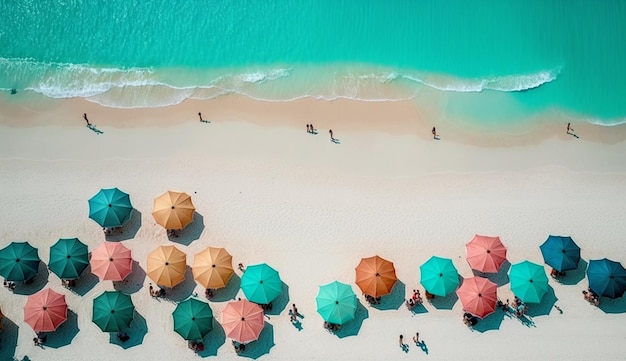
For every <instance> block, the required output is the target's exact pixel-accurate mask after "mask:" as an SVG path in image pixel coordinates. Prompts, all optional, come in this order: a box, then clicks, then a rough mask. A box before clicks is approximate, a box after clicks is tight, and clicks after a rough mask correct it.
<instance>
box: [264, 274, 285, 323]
mask: <svg viewBox="0 0 626 361" xmlns="http://www.w3.org/2000/svg"><path fill="white" fill-rule="evenodd" d="M281 283H282V285H281V293H280V295H278V297H276V298H275V299H274V300H273V301H272V310H271V311H265V314H266V315H272V316H277V315H280V313H281V312H283V311H284V310H285V308H286V307H287V305H288V304H289V286H287V284H286V283H285V282H282V281H281Z"/></svg>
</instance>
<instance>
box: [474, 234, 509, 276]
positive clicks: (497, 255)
mask: <svg viewBox="0 0 626 361" xmlns="http://www.w3.org/2000/svg"><path fill="white" fill-rule="evenodd" d="M465 249H466V250H467V262H468V263H469V264H470V266H471V267H472V269H475V270H476V271H480V272H484V273H496V272H498V270H499V269H500V266H502V263H504V261H505V260H506V247H504V245H503V244H502V241H500V237H489V236H479V235H475V236H474V238H473V239H472V240H471V241H470V242H469V243H467V244H466V245H465Z"/></svg>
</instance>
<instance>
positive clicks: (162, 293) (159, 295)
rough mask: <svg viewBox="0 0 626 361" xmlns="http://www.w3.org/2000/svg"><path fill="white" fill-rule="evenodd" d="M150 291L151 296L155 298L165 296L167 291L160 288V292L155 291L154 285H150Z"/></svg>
mask: <svg viewBox="0 0 626 361" xmlns="http://www.w3.org/2000/svg"><path fill="white" fill-rule="evenodd" d="M148 291H150V296H151V297H154V298H157V297H163V296H165V290H164V289H162V288H159V289H158V290H157V289H155V288H154V287H153V286H152V283H150V287H148Z"/></svg>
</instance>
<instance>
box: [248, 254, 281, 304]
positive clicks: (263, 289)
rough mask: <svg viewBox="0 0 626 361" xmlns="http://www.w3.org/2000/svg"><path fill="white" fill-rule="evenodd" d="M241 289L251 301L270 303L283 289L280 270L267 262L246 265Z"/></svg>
mask: <svg viewBox="0 0 626 361" xmlns="http://www.w3.org/2000/svg"><path fill="white" fill-rule="evenodd" d="M241 290H242V291H243V293H244V295H246V298H247V299H248V301H250V302H254V303H258V304H268V303H270V302H272V301H273V300H274V299H275V298H276V297H278V295H280V294H281V292H282V290H283V282H282V281H281V279H280V276H279V275H278V271H276V270H275V269H273V268H272V267H270V266H268V265H267V264H265V263H261V264H257V265H252V266H248V267H246V271H245V272H244V273H243V276H242V277H241Z"/></svg>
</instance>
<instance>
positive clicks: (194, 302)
mask: <svg viewBox="0 0 626 361" xmlns="http://www.w3.org/2000/svg"><path fill="white" fill-rule="evenodd" d="M172 317H173V318H174V331H176V333H178V334H179V335H181V336H182V337H183V338H184V339H185V340H199V339H202V338H204V336H206V334H207V333H209V331H211V330H212V329H213V311H211V308H210V307H209V304H208V303H206V302H202V301H200V300H198V299H196V298H188V299H186V300H185V301H183V302H181V303H179V304H178V305H176V308H175V309H174V312H172Z"/></svg>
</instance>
